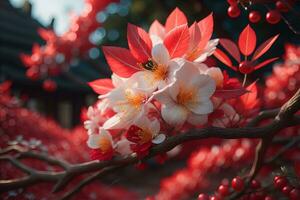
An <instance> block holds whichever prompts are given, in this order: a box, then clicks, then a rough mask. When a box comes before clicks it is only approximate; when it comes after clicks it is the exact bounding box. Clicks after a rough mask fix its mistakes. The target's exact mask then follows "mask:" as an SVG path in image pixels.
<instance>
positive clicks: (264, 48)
mask: <svg viewBox="0 0 300 200" xmlns="http://www.w3.org/2000/svg"><path fill="white" fill-rule="evenodd" d="M278 37H279V34H277V35H275V36H274V37H271V38H269V39H268V40H267V41H265V42H264V43H262V44H261V45H260V46H259V47H258V48H257V50H256V51H255V52H254V55H253V58H252V60H257V59H258V58H260V57H261V56H262V55H263V54H265V53H266V52H267V51H268V50H269V49H270V48H271V46H272V45H273V43H274V42H275V41H276V39H277V38H278Z"/></svg>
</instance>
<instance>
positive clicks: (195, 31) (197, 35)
mask: <svg viewBox="0 0 300 200" xmlns="http://www.w3.org/2000/svg"><path fill="white" fill-rule="evenodd" d="M189 32H190V44H189V51H193V50H194V49H195V48H196V47H197V46H198V44H199V42H200V39H201V32H200V28H199V26H198V25H197V23H196V22H194V23H193V24H192V26H191V27H190V28H189Z"/></svg>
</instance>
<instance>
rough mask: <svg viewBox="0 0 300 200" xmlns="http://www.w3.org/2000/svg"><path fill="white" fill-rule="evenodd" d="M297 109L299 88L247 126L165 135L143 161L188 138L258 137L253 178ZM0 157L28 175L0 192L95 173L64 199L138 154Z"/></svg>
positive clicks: (0, 184)
mask: <svg viewBox="0 0 300 200" xmlns="http://www.w3.org/2000/svg"><path fill="white" fill-rule="evenodd" d="M299 110H300V89H299V90H298V91H297V92H296V94H295V95H294V96H293V97H292V98H291V99H290V100H289V101H288V102H286V103H285V104H284V105H283V106H282V107H281V108H280V109H277V110H269V111H265V112H263V113H261V114H260V115H258V116H257V117H256V118H254V119H253V120H252V121H251V122H250V123H249V124H248V125H247V126H246V127H242V128H218V127H208V128H204V129H200V130H191V131H189V132H187V133H182V134H178V135H175V136H172V137H169V138H167V140H166V141H165V142H163V143H162V144H159V145H155V146H154V147H153V148H152V149H151V150H150V152H149V154H148V155H147V156H146V157H145V158H143V159H142V160H147V159H150V158H152V157H154V156H156V155H159V154H161V153H165V152H167V151H169V150H171V149H173V148H174V147H176V146H177V145H179V144H182V143H184V142H187V141H191V140H198V139H204V138H223V139H239V138H258V139H261V143H260V145H258V148H257V154H256V158H255V162H254V163H253V166H252V170H251V171H250V174H249V175H250V177H251V178H253V177H254V176H255V175H256V174H257V172H258V171H259V170H260V168H261V166H262V165H263V163H264V155H265V153H266V151H267V149H268V146H269V144H270V143H271V141H272V139H273V137H274V136H275V134H276V133H278V132H279V131H280V130H282V129H284V128H287V127H290V126H295V125H299V124H300V118H299V117H298V116H295V113H296V112H297V111H299ZM270 118H273V120H270V122H269V123H268V124H266V125H264V126H257V125H258V124H259V123H260V122H261V121H262V120H265V119H270ZM11 151H16V152H18V154H17V156H15V157H13V158H11V159H7V155H6V154H8V153H10V152H11ZM23 158H35V159H39V160H41V161H44V162H46V163H48V164H54V165H58V166H61V167H62V168H63V169H64V170H63V171H60V172H52V171H37V170H35V169H32V168H27V167H24V166H23V163H22V162H21V159H23ZM0 159H6V160H8V161H10V162H12V163H13V164H14V165H15V166H17V167H19V168H20V169H21V170H23V171H24V172H25V173H27V174H28V176H26V177H23V178H20V179H13V180H0V192H5V191H8V190H13V189H17V188H21V187H22V188H23V187H27V186H29V185H32V184H37V183H39V182H42V181H44V182H54V183H56V184H55V185H54V188H53V192H58V191H60V190H62V189H63V188H64V187H65V186H66V185H67V184H68V183H69V182H70V181H71V180H72V179H73V178H75V177H77V176H79V175H82V174H85V173H89V172H96V173H94V175H91V176H88V177H87V178H86V179H84V180H83V181H82V182H80V183H79V184H78V185H77V186H76V187H75V188H74V189H73V190H71V191H69V192H68V193H66V194H65V196H64V197H63V199H68V198H70V197H71V196H72V195H73V194H75V193H76V192H78V191H79V190H80V189H81V188H82V187H84V186H85V185H86V184H88V183H90V182H91V181H93V180H95V179H97V178H100V176H102V175H103V174H106V173H110V172H112V171H114V170H115V169H117V168H119V167H126V166H128V165H131V164H134V163H137V162H139V161H140V159H139V158H138V157H136V156H135V155H131V156H129V157H126V158H116V159H114V160H111V161H105V162H100V161H90V162H85V163H80V164H70V163H68V162H66V161H63V160H59V159H56V158H54V157H51V156H48V155H45V154H41V153H38V152H34V151H30V150H29V151H28V150H25V149H22V148H20V147H8V149H4V150H1V151H0ZM104 172H105V173H104Z"/></svg>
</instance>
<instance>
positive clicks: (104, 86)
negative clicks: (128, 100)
mask: <svg viewBox="0 0 300 200" xmlns="http://www.w3.org/2000/svg"><path fill="white" fill-rule="evenodd" d="M88 84H89V86H90V87H91V88H92V89H93V90H94V91H95V92H96V93H97V94H106V93H108V92H110V91H111V90H112V89H113V88H114V85H113V84H112V80H111V79H108V78H105V79H98V80H95V81H92V82H89V83H88Z"/></svg>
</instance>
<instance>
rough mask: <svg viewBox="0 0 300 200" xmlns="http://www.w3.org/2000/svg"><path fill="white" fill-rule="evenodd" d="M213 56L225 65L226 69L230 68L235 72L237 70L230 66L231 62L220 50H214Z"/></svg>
mask: <svg viewBox="0 0 300 200" xmlns="http://www.w3.org/2000/svg"><path fill="white" fill-rule="evenodd" d="M214 56H215V57H216V58H217V59H218V60H219V61H221V62H222V63H224V64H225V65H227V66H228V67H230V68H231V69H233V70H234V71H237V69H236V68H235V67H233V66H232V62H231V60H230V58H229V57H228V56H227V55H226V54H225V53H224V52H223V51H221V50H220V49H218V48H217V49H216V50H215V52H214Z"/></svg>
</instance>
